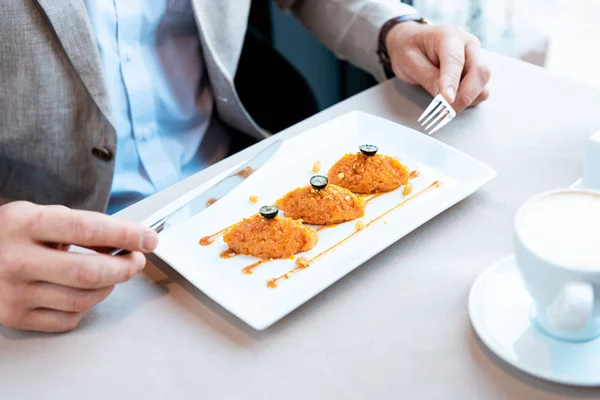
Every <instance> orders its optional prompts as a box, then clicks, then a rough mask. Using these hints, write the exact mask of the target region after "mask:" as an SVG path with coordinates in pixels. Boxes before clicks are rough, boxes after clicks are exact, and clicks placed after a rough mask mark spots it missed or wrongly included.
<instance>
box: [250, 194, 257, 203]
mask: <svg viewBox="0 0 600 400" xmlns="http://www.w3.org/2000/svg"><path fill="white" fill-rule="evenodd" d="M248 200H249V201H250V203H252V204H256V203H258V196H250V197H248Z"/></svg>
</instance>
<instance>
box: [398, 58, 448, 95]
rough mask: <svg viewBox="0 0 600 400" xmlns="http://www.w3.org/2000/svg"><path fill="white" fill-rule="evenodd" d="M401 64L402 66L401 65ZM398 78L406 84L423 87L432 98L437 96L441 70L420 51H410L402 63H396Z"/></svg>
mask: <svg viewBox="0 0 600 400" xmlns="http://www.w3.org/2000/svg"><path fill="white" fill-rule="evenodd" d="M399 64H401V65H399ZM396 65H397V67H396V68H394V70H395V73H396V76H398V78H399V79H400V80H402V81H404V82H407V83H410V84H418V85H421V86H422V87H423V88H424V89H425V90H427V91H428V92H429V93H430V94H431V95H432V96H436V95H437V81H438V78H439V75H440V70H439V69H438V68H437V67H436V66H435V65H433V64H432V63H431V61H429V59H428V58H427V56H426V55H425V54H423V53H422V52H421V51H419V50H410V51H409V52H408V53H407V54H406V56H405V57H404V58H403V59H402V61H400V62H398V63H396Z"/></svg>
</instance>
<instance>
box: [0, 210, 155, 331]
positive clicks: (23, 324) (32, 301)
mask: <svg viewBox="0 0 600 400" xmlns="http://www.w3.org/2000/svg"><path fill="white" fill-rule="evenodd" d="M0 221H1V225H0V325H4V326H6V327H9V328H13V329H23V330H35V331H44V332H65V331H69V330H71V329H73V328H75V327H76V326H77V325H78V324H79V321H80V320H81V318H82V317H83V315H84V314H85V312H86V311H88V310H89V309H90V308H92V307H93V306H95V305H96V304H98V303H99V302H101V301H102V300H104V299H105V298H106V297H107V296H108V295H109V294H110V292H111V291H112V289H113V287H114V285H115V284H117V283H121V282H125V281H127V280H128V279H130V278H131V277H133V276H134V275H135V274H137V273H138V272H139V271H141V270H142V269H143V268H144V265H145V258H144V256H143V254H142V253H141V252H150V251H152V250H154V248H155V247H156V246H157V244H158V236H157V234H156V232H154V231H152V230H149V229H148V228H145V227H143V226H140V225H138V224H134V223H130V222H124V221H120V220H118V219H116V218H112V217H110V216H108V215H104V214H100V213H94V212H89V211H75V210H71V209H68V208H66V207H62V206H38V205H34V204H31V203H27V202H14V203H9V204H6V205H4V206H1V207H0ZM71 244H74V245H79V246H82V247H88V248H101V247H116V248H124V249H127V250H130V251H131V252H132V253H130V254H128V255H126V256H109V255H105V254H76V253H69V252H67V251H65V248H66V247H68V245H71Z"/></svg>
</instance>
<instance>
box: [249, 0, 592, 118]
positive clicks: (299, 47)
mask: <svg viewBox="0 0 600 400" xmlns="http://www.w3.org/2000/svg"><path fill="white" fill-rule="evenodd" d="M390 1H392V0H390ZM404 2H405V3H409V4H413V5H414V6H415V7H417V8H418V9H419V10H420V11H421V13H422V14H423V15H424V16H426V17H428V18H429V19H431V20H432V21H433V22H435V23H448V24H455V25H460V26H462V27H463V28H464V29H466V30H467V31H469V32H471V33H473V34H474V35H476V36H477V37H479V39H480V40H481V42H482V44H483V46H484V47H485V48H487V49H490V50H494V51H497V52H499V53H502V54H505V55H507V56H510V57H514V58H518V59H521V60H524V61H526V62H529V63H533V64H536V65H538V66H541V67H544V68H547V69H548V70H550V71H552V72H553V73H556V74H558V75H562V76H564V77H567V78H569V79H572V80H575V81H579V82H583V83H585V84H589V85H593V86H597V87H599V88H600V74H598V73H597V70H596V68H597V65H598V62H597V61H598V59H599V58H600V44H598V43H597V42H598V40H597V38H598V37H600V24H598V22H597V21H598V18H600V0H412V1H411V0H406V1H404ZM250 24H251V26H253V27H254V28H255V29H256V30H257V31H258V32H260V34H261V35H262V36H263V37H264V38H265V39H266V40H267V41H268V42H269V43H270V44H271V45H272V46H273V47H274V48H275V49H276V50H277V51H279V53H280V54H281V55H283V57H284V58H285V59H286V60H287V61H289V63H290V64H291V65H292V66H293V67H294V68H295V69H296V70H297V72H298V73H299V75H300V76H301V77H302V78H303V79H304V80H305V82H306V84H307V86H308V87H309V88H310V90H312V92H313V94H314V97H315V100H316V105H317V108H318V109H319V110H320V109H323V108H326V107H328V106H330V105H333V104H335V103H337V102H339V101H341V100H343V99H345V98H347V97H349V96H351V95H353V94H355V93H357V92H359V91H361V90H364V89H366V88H368V87H370V86H371V85H373V84H374V83H375V82H374V81H373V80H372V79H371V78H370V76H368V75H367V74H364V73H362V72H361V71H359V70H357V69H355V68H353V67H352V66H350V65H348V64H347V63H345V62H340V61H338V60H337V59H336V58H335V57H334V56H333V55H332V54H331V53H330V52H329V51H328V50H327V49H326V48H324V47H323V46H322V45H321V44H320V43H319V42H317V41H316V40H315V39H314V38H313V37H311V35H310V34H309V33H307V32H306V31H305V30H304V28H302V27H301V26H300V25H299V24H298V23H297V22H296V21H295V20H294V19H293V18H292V17H290V16H288V15H284V14H282V13H281V12H280V11H279V10H278V9H277V7H276V6H275V5H274V4H273V2H272V1H270V0H254V1H253V6H252V12H251V18H250Z"/></svg>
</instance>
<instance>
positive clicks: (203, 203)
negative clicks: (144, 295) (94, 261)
mask: <svg viewBox="0 0 600 400" xmlns="http://www.w3.org/2000/svg"><path fill="white" fill-rule="evenodd" d="M282 143H283V141H281V140H276V141H275V142H273V143H272V144H270V145H269V146H268V147H266V148H265V149H264V150H262V151H261V152H260V153H258V154H257V155H256V156H254V157H253V158H252V159H250V160H249V161H248V162H246V163H245V164H242V165H241V166H240V167H239V168H237V169H236V172H234V173H232V174H230V175H228V176H226V177H225V178H223V179H221V180H220V181H219V182H217V183H215V184H214V185H213V186H211V187H210V188H208V189H206V190H205V191H204V192H202V193H200V194H198V195H197V196H196V197H194V198H193V199H191V200H190V201H189V202H187V203H185V204H184V205H182V206H181V207H179V208H177V209H176V210H175V211H173V212H171V213H169V214H168V215H167V216H165V217H163V218H161V219H159V220H158V221H156V222H154V223H152V224H151V225H150V226H149V228H150V229H154V230H155V231H156V232H158V233H160V232H162V231H164V230H166V229H168V228H171V227H173V226H175V225H177V224H178V223H180V222H183V221H186V220H188V219H189V218H191V217H193V216H195V215H198V214H199V213H201V212H202V211H204V210H206V209H207V208H208V207H210V206H211V205H212V204H214V203H215V202H217V201H219V200H220V199H222V198H223V197H224V196H225V195H226V194H227V193H229V192H231V191H232V190H233V189H235V188H236V187H237V186H239V185H240V184H241V183H242V182H244V181H245V180H246V178H248V177H249V176H250V175H251V174H252V173H254V172H255V171H256V170H258V169H259V168H260V167H262V166H263V165H264V164H265V163H266V162H267V161H268V160H269V159H270V158H271V157H272V156H273V155H274V154H275V153H276V152H277V150H279V147H281V144H282ZM128 253H129V251H128V250H125V249H114V250H112V251H110V252H109V253H108V254H110V255H112V256H119V255H124V254H128Z"/></svg>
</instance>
